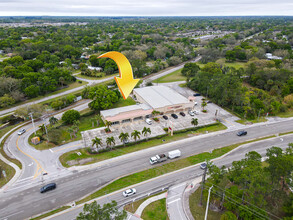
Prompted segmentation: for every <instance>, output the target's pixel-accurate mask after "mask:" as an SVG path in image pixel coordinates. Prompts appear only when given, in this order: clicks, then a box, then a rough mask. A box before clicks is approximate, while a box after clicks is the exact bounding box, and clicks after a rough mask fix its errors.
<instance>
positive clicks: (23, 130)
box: [17, 128, 26, 135]
mask: <svg viewBox="0 0 293 220" xmlns="http://www.w3.org/2000/svg"><path fill="white" fill-rule="evenodd" d="M25 132H26V130H25V129H24V128H22V129H20V130H19V131H18V132H17V134H18V135H22V134H23V133H25Z"/></svg>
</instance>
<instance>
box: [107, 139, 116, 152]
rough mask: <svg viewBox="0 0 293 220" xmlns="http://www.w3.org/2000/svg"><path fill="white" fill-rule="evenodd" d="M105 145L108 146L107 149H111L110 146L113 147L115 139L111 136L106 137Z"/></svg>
mask: <svg viewBox="0 0 293 220" xmlns="http://www.w3.org/2000/svg"><path fill="white" fill-rule="evenodd" d="M106 143H107V146H109V147H111V146H112V144H113V146H114V145H115V139H114V137H113V136H112V137H107V140H106ZM111 150H112V147H111Z"/></svg>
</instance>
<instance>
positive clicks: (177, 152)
mask: <svg viewBox="0 0 293 220" xmlns="http://www.w3.org/2000/svg"><path fill="white" fill-rule="evenodd" d="M180 156H181V151H180V150H173V151H170V152H169V153H168V158H169V159H174V158H177V157H180Z"/></svg>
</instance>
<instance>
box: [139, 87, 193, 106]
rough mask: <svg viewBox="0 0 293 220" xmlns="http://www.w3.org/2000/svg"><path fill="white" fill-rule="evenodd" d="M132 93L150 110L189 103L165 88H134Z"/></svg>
mask: <svg viewBox="0 0 293 220" xmlns="http://www.w3.org/2000/svg"><path fill="white" fill-rule="evenodd" d="M134 92H135V93H136V94H138V95H139V96H140V97H141V98H142V99H143V100H144V101H145V102H146V103H147V104H148V105H150V106H151V107H152V108H161V107H165V106H170V105H178V104H184V103H189V101H188V99H187V98H185V97H184V96H182V95H180V94H179V93H177V92H175V91H174V90H173V89H171V88H169V87H166V86H147V87H143V88H136V89H134Z"/></svg>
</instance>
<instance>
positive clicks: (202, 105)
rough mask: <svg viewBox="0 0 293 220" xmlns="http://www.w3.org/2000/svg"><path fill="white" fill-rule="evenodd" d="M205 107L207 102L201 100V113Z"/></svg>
mask: <svg viewBox="0 0 293 220" xmlns="http://www.w3.org/2000/svg"><path fill="white" fill-rule="evenodd" d="M206 106H207V102H206V101H205V100H202V103H201V107H202V111H204V110H205V109H204V108H205V107H206Z"/></svg>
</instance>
